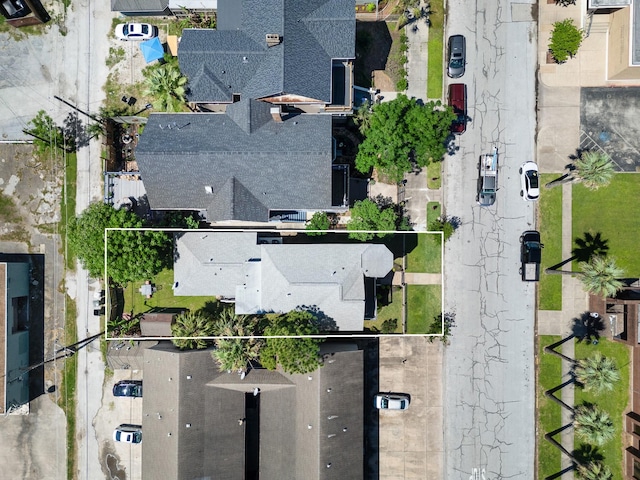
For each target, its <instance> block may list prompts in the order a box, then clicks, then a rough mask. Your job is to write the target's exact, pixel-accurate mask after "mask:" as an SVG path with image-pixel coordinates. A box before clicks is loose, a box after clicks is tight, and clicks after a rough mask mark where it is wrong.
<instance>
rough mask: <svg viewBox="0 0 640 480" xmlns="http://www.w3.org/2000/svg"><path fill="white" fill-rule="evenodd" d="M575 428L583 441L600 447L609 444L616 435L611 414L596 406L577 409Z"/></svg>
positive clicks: (584, 406) (574, 420) (574, 418)
mask: <svg viewBox="0 0 640 480" xmlns="http://www.w3.org/2000/svg"><path fill="white" fill-rule="evenodd" d="M573 428H574V429H575V433H576V435H577V436H578V437H580V438H581V439H582V440H584V441H585V442H587V443H590V444H592V445H598V446H602V445H604V444H605V443H607V442H608V441H609V440H611V439H612V438H613V436H614V435H615V433H616V427H615V426H614V425H613V422H612V421H611V417H610V416H609V414H608V413H607V412H606V411H604V410H602V409H600V408H598V407H596V406H595V405H580V406H579V407H577V408H576V409H575V412H574V415H573Z"/></svg>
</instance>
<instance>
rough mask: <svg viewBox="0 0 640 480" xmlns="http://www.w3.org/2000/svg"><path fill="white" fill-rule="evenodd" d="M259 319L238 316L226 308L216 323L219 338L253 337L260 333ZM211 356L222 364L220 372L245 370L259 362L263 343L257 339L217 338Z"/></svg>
mask: <svg viewBox="0 0 640 480" xmlns="http://www.w3.org/2000/svg"><path fill="white" fill-rule="evenodd" d="M258 323H259V317H256V316H248V315H236V314H235V313H234V312H233V309H231V308H226V309H224V310H222V312H221V313H220V317H219V318H218V319H217V320H216V322H215V323H214V331H215V335H216V336H218V337H252V336H253V335H256V334H257V333H258ZM215 344H216V349H215V350H214V351H213V352H211V356H212V357H213V358H214V359H215V360H217V361H218V363H219V364H220V371H225V370H229V371H231V370H243V371H244V370H245V369H246V368H247V364H249V363H250V362H251V361H254V360H256V361H257V360H258V358H259V356H260V348H261V347H262V341H261V340H260V339H257V338H216V340H215Z"/></svg>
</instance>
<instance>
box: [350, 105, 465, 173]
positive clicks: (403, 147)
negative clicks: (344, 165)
mask: <svg viewBox="0 0 640 480" xmlns="http://www.w3.org/2000/svg"><path fill="white" fill-rule="evenodd" d="M454 119H455V114H454V113H453V110H452V109H451V108H450V107H445V108H442V105H441V104H440V102H435V103H434V102H428V103H427V104H425V105H422V104H419V103H418V102H417V101H416V100H415V99H414V98H408V97H407V96H406V95H398V98H396V99H395V100H392V101H390V102H382V103H379V104H376V105H374V106H373V110H372V112H371V115H370V118H369V119H368V120H369V122H368V126H367V127H365V129H364V134H365V139H364V141H363V142H362V143H361V144H360V146H359V148H358V154H357V156H356V168H357V169H358V170H359V171H360V172H362V173H368V172H369V170H370V169H371V168H376V169H378V170H379V171H380V172H381V173H383V174H384V175H386V176H388V177H389V178H391V179H393V180H394V181H397V182H399V181H400V180H402V177H403V176H404V173H405V172H411V171H412V170H413V168H414V163H415V164H416V165H417V166H419V167H424V166H426V165H428V164H429V163H430V162H432V161H435V160H439V159H440V158H442V156H443V155H444V154H445V153H446V151H447V148H446V144H445V141H446V139H447V138H448V137H449V134H450V130H449V129H450V127H451V123H452V122H453V120H454ZM361 125H364V124H361Z"/></svg>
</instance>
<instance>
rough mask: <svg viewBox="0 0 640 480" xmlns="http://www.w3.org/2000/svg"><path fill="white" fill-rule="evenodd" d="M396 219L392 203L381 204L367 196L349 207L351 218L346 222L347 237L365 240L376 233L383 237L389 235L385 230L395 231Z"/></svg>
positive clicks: (396, 215)
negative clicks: (387, 204)
mask: <svg viewBox="0 0 640 480" xmlns="http://www.w3.org/2000/svg"><path fill="white" fill-rule="evenodd" d="M398 220H399V218H398V214H397V213H396V212H395V210H394V208H393V205H389V206H381V205H379V204H377V203H376V202H374V201H373V200H370V199H368V198H366V199H364V200H360V201H358V202H356V203H355V204H354V205H353V207H352V208H351V220H349V222H348V223H347V230H348V231H349V238H354V239H356V240H360V241H362V242H366V241H368V240H371V239H372V238H373V237H374V236H376V235H377V236H378V237H380V238H382V237H385V236H386V235H389V234H388V233H385V232H393V231H395V229H396V226H397V225H398ZM373 231H377V232H378V233H377V234H374V233H372V232H373Z"/></svg>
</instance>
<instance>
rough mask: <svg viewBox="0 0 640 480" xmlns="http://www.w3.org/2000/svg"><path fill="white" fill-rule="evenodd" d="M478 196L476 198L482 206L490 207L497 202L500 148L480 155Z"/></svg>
mask: <svg viewBox="0 0 640 480" xmlns="http://www.w3.org/2000/svg"><path fill="white" fill-rule="evenodd" d="M478 173H479V177H478V196H477V198H476V200H477V202H478V205H480V206H481V207H490V206H491V205H493V204H494V203H495V202H496V191H497V190H498V149H497V148H494V149H493V153H486V154H484V155H480V161H479V162H478Z"/></svg>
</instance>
